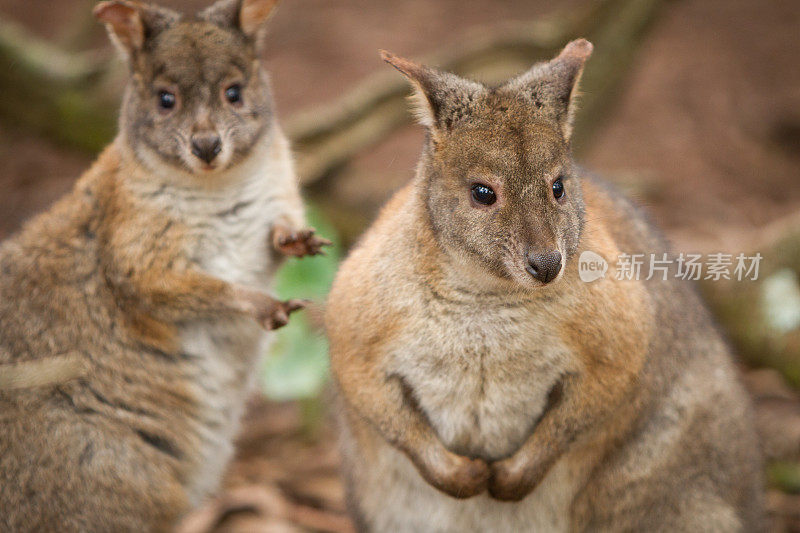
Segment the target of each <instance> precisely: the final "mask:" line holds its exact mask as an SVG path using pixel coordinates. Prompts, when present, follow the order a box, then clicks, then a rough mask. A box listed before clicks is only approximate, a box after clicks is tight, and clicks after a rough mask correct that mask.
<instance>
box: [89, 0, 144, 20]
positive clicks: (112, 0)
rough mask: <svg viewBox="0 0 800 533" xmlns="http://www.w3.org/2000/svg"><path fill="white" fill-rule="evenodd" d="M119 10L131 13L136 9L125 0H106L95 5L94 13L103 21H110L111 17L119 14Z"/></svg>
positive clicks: (95, 16)
mask: <svg viewBox="0 0 800 533" xmlns="http://www.w3.org/2000/svg"><path fill="white" fill-rule="evenodd" d="M119 10H122V11H123V12H124V13H125V14H129V13H130V12H132V11H134V7H133V6H132V5H130V4H129V3H128V2H125V1H124V0H105V1H104V2H100V3H99V4H97V5H96V6H94V9H92V15H94V18H96V19H97V20H99V21H101V22H110V20H109V18H113V17H115V15H116V16H119V14H120V12H119Z"/></svg>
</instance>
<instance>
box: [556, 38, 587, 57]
mask: <svg viewBox="0 0 800 533" xmlns="http://www.w3.org/2000/svg"><path fill="white" fill-rule="evenodd" d="M593 50H594V45H592V43H590V42H589V41H587V40H586V39H583V38H581V39H575V40H574V41H570V42H569V43H568V44H567V46H565V47H564V50H562V51H561V53H560V54H559V56H560V57H574V58H577V59H583V60H585V59H588V58H589V56H590V55H592V51H593Z"/></svg>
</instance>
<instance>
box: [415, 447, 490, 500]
mask: <svg viewBox="0 0 800 533" xmlns="http://www.w3.org/2000/svg"><path fill="white" fill-rule="evenodd" d="M436 455H437V457H436V459H434V460H432V461H430V462H428V463H427V464H418V465H417V467H418V468H419V470H420V473H421V474H422V477H423V478H425V480H426V481H427V482H428V483H430V484H431V485H433V486H434V487H436V488H437V489H439V490H440V491H442V492H444V493H446V494H449V495H450V496H452V497H454V498H459V499H464V498H471V497H472V496H477V495H478V494H481V493H482V492H485V491H486V483H487V481H488V480H489V474H490V472H489V465H488V464H487V463H486V462H485V461H484V460H482V459H470V458H469V457H463V456H460V455H456V454H453V453H450V452H446V451H445V452H442V453H440V454H436Z"/></svg>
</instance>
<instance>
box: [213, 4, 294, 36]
mask: <svg viewBox="0 0 800 533" xmlns="http://www.w3.org/2000/svg"><path fill="white" fill-rule="evenodd" d="M277 5H278V0H219V1H218V2H217V3H216V4H214V5H212V6H211V7H209V8H208V9H206V10H204V11H203V12H201V13H200V18H202V19H204V20H207V21H208V22H211V23H212V24H216V25H218V26H222V27H233V28H238V29H239V30H241V31H242V33H244V34H245V35H246V36H247V37H248V38H250V39H252V40H254V41H255V42H256V43H258V42H260V41H261V39H262V37H263V36H264V33H265V30H266V26H267V21H269V19H270V18H272V15H273V13H274V12H275V7H276V6H277Z"/></svg>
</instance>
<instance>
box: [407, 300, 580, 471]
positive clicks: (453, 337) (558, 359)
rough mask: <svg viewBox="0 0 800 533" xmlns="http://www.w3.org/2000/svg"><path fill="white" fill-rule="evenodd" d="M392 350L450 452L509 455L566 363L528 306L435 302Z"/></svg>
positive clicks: (554, 338) (541, 408)
mask: <svg viewBox="0 0 800 533" xmlns="http://www.w3.org/2000/svg"><path fill="white" fill-rule="evenodd" d="M433 305H434V306H437V307H438V306H442V309H436V310H435V312H434V310H433V309H431V310H429V312H426V317H427V318H426V320H424V321H419V322H416V323H415V328H414V333H413V334H411V333H409V334H408V335H406V336H405V337H402V338H401V340H400V341H399V342H398V344H397V348H396V349H395V350H394V351H393V357H392V363H391V364H392V366H393V367H394V369H393V370H392V372H393V373H396V374H397V375H399V376H401V377H402V378H403V379H404V380H405V381H406V383H407V385H408V386H409V387H410V388H411V390H412V391H413V394H414V397H415V399H416V401H417V402H418V404H419V407H420V408H421V409H422V410H423V411H424V413H425V415H426V416H427V417H428V419H429V420H430V422H431V424H432V425H433V427H434V429H435V430H436V432H437V434H438V435H439V438H440V439H442V441H443V442H444V443H445V444H446V445H447V446H448V447H449V448H451V449H452V450H454V451H459V452H461V453H467V454H470V455H477V456H481V457H485V458H487V459H495V458H499V457H504V456H506V455H508V454H510V453H512V452H513V451H515V450H516V449H517V448H518V447H519V446H520V445H521V444H522V443H523V442H524V441H525V439H526V438H527V436H528V435H529V433H530V431H531V430H532V428H533V426H534V425H535V423H536V421H537V420H538V419H539V417H540V415H541V414H542V412H543V411H544V409H545V407H546V405H547V402H548V396H549V393H550V391H551V390H552V388H553V386H554V385H555V384H556V383H557V382H558V381H559V379H560V377H561V376H562V374H563V372H564V369H565V366H566V365H567V364H568V363H567V362H568V361H569V357H568V354H569V352H568V350H567V348H566V347H565V346H564V344H563V343H562V342H561V341H560V339H559V338H558V336H557V335H556V334H554V333H550V332H549V331H548V327H547V321H546V318H545V317H543V316H542V317H539V316H537V315H535V314H534V315H532V314H531V312H530V309H528V308H527V307H524V306H520V307H514V306H482V305H480V304H457V305H456V304H452V303H447V302H445V303H436V304H433Z"/></svg>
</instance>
